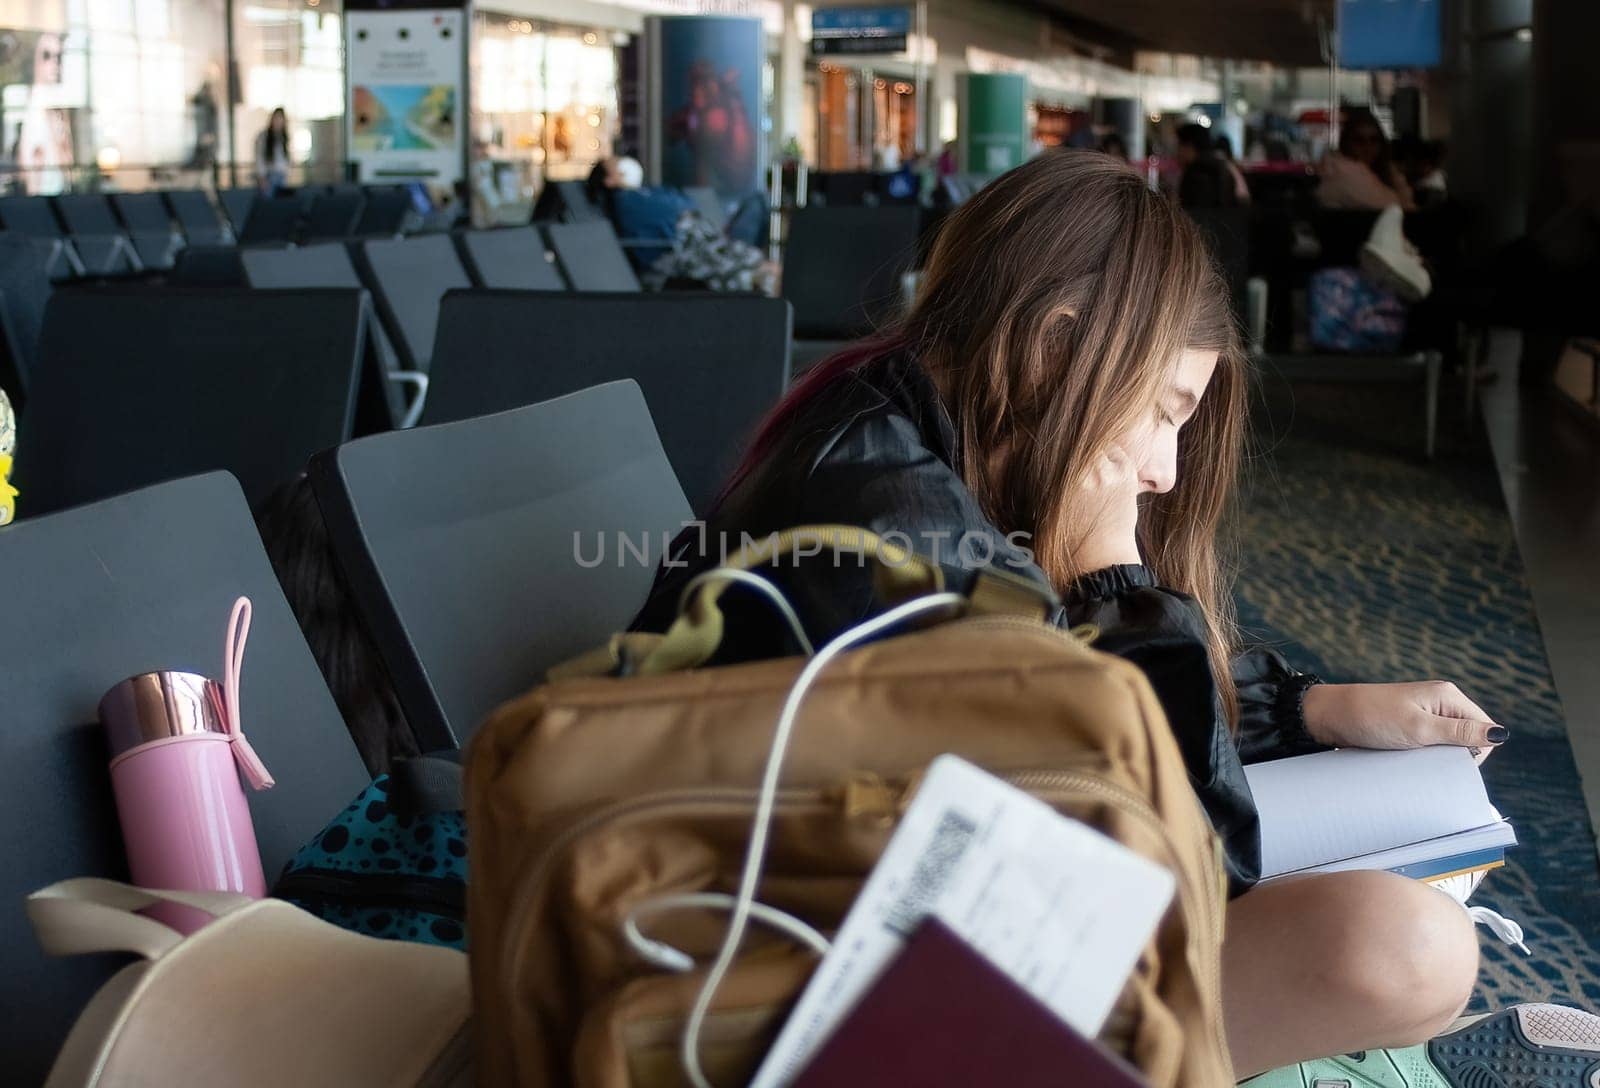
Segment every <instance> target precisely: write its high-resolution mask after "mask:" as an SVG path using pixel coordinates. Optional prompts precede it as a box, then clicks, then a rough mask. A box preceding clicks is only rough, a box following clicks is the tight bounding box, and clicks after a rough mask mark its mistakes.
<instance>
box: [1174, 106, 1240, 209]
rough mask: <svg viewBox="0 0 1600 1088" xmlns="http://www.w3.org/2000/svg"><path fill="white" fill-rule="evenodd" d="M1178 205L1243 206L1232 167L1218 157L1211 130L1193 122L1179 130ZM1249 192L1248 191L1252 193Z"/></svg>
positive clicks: (1189, 206)
mask: <svg viewBox="0 0 1600 1088" xmlns="http://www.w3.org/2000/svg"><path fill="white" fill-rule="evenodd" d="M1177 160H1178V165H1179V166H1181V167H1182V168H1183V176H1182V178H1180V179H1179V181H1178V203H1179V204H1182V205H1183V206H1184V207H1185V208H1231V207H1233V206H1234V205H1236V204H1238V203H1239V193H1238V189H1237V187H1236V186H1235V184H1234V178H1233V173H1232V172H1231V171H1230V170H1229V165H1230V164H1229V163H1228V162H1227V161H1226V160H1224V159H1223V158H1222V156H1220V155H1218V154H1217V149H1216V145H1215V144H1214V143H1213V142H1212V139H1211V130H1210V129H1208V128H1206V127H1205V126H1204V125H1198V124H1195V123H1193V122H1190V123H1189V124H1187V125H1182V126H1180V127H1179V128H1178V153H1177ZM1248 191H1249V190H1246V192H1247V193H1248Z"/></svg>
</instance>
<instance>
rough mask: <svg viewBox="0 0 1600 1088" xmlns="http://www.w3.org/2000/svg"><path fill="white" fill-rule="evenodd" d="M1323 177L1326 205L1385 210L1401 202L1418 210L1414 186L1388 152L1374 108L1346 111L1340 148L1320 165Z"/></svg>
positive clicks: (1320, 196) (1320, 188) (1321, 199)
mask: <svg viewBox="0 0 1600 1088" xmlns="http://www.w3.org/2000/svg"><path fill="white" fill-rule="evenodd" d="M1317 172H1318V173H1319V174H1320V175H1321V176H1322V180H1321V181H1320V182H1319V183H1318V185H1317V203H1319V204H1321V205H1322V206H1323V207H1324V208H1334V209H1365V210H1368V211H1382V210H1383V209H1384V208H1388V207H1392V206H1395V205H1399V207H1400V209H1401V210H1402V211H1408V212H1410V211H1416V208H1417V205H1416V201H1415V200H1413V199H1412V196H1411V187H1410V186H1409V185H1407V184H1406V179H1405V178H1404V177H1403V176H1402V175H1401V173H1400V169H1399V167H1397V166H1396V165H1395V164H1394V161H1393V159H1392V158H1391V156H1390V153H1389V138H1388V137H1387V136H1385V135H1384V134H1383V126H1382V125H1380V124H1378V119H1377V118H1376V117H1374V116H1373V115H1372V111H1371V110H1365V109H1353V110H1347V111H1346V112H1345V117H1344V127H1343V128H1342V129H1340V131H1339V150H1337V151H1330V152H1328V153H1327V154H1326V155H1324V156H1323V157H1322V162H1321V163H1319V164H1318V166H1317Z"/></svg>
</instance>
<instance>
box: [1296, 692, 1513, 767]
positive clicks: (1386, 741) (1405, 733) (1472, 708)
mask: <svg viewBox="0 0 1600 1088" xmlns="http://www.w3.org/2000/svg"><path fill="white" fill-rule="evenodd" d="M1304 706H1305V718H1306V731H1307V732H1308V733H1310V734H1311V737H1312V739H1313V740H1317V741H1320V742H1322V743H1323V744H1331V745H1334V746H1335V747H1339V748H1422V747H1425V746H1427V745H1430V744H1455V745H1460V746H1461V747H1463V748H1473V749H1477V751H1475V752H1474V753H1473V754H1474V755H1475V756H1476V757H1477V760H1478V762H1479V763H1482V762H1483V761H1484V760H1485V759H1486V758H1488V755H1489V753H1490V752H1491V751H1493V750H1494V749H1495V748H1496V747H1498V746H1499V745H1501V744H1504V743H1505V741H1506V739H1507V738H1508V737H1509V736H1510V732H1509V731H1508V730H1507V729H1506V728H1505V727H1504V726H1501V725H1496V724H1495V723H1494V722H1493V721H1491V720H1490V718H1489V715H1487V714H1485V713H1484V712H1483V710H1482V709H1481V708H1479V706H1478V705H1477V704H1476V703H1474V702H1473V701H1472V700H1471V699H1468V698H1467V697H1466V696H1465V695H1463V694H1461V690H1460V689H1459V688H1457V687H1456V686H1455V685H1454V684H1450V683H1446V682H1445V681H1442V680H1424V681H1421V682H1419V683H1411V684H1318V685H1316V686H1314V687H1311V688H1307V689H1306V694H1305V704H1304Z"/></svg>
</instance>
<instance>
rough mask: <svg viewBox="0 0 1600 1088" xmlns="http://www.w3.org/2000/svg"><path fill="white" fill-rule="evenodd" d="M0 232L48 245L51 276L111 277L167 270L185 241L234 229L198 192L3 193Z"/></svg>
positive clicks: (226, 237)
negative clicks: (21, 194) (48, 195)
mask: <svg viewBox="0 0 1600 1088" xmlns="http://www.w3.org/2000/svg"><path fill="white" fill-rule="evenodd" d="M0 229H3V230H4V231H6V232H7V233H9V234H15V235H20V236H22V237H26V238H32V239H36V240H40V241H44V242H46V243H52V242H54V243H59V246H57V247H56V248H55V249H54V250H53V252H52V255H51V259H52V263H51V265H50V267H49V278H51V279H53V280H58V281H59V280H66V279H75V278H83V277H86V276H116V275H126V274H131V273H135V272H140V271H144V270H146V269H150V270H157V271H159V270H163V269H167V268H171V267H172V262H173V259H174V258H175V256H176V255H177V253H178V251H179V250H180V249H181V248H182V247H183V246H184V245H190V244H192V245H220V244H224V243H231V242H232V241H233V240H234V234H233V231H232V229H231V228H230V227H229V225H228V223H227V222H226V221H225V220H224V219H223V218H222V216H221V214H220V213H219V211H218V209H217V207H216V206H215V205H214V204H212V202H211V198H210V197H209V196H208V195H207V194H206V193H204V192H202V191H201V190H199V189H174V190H171V191H168V192H143V193H111V194H105V193H68V194H64V195H62V196H55V197H47V196H7V197H0Z"/></svg>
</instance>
